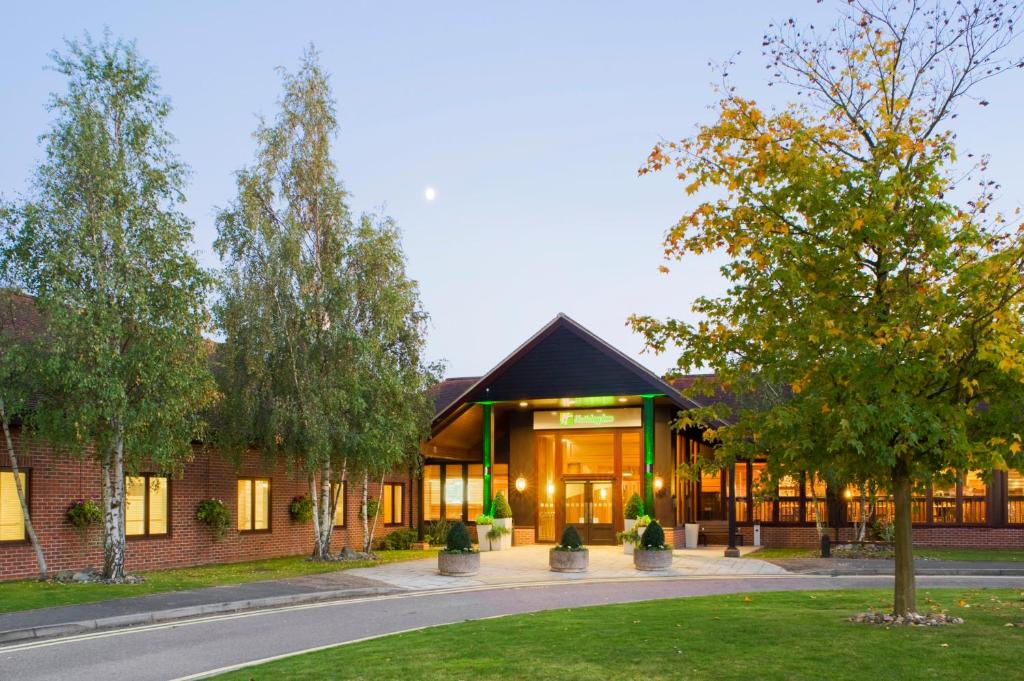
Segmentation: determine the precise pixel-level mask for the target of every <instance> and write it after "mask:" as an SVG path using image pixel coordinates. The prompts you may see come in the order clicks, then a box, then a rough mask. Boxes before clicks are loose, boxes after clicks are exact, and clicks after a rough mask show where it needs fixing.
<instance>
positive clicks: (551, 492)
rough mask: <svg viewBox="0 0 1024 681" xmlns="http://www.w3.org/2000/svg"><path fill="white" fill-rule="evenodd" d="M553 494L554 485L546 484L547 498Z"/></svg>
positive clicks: (551, 483)
mask: <svg viewBox="0 0 1024 681" xmlns="http://www.w3.org/2000/svg"><path fill="white" fill-rule="evenodd" d="M554 493H555V483H553V482H548V496H549V497H550V496H552V495H553V494H554Z"/></svg>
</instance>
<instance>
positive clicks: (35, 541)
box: [0, 397, 50, 579]
mask: <svg viewBox="0 0 1024 681" xmlns="http://www.w3.org/2000/svg"><path fill="white" fill-rule="evenodd" d="M0 422H2V423H3V426H4V438H5V439H6V440H7V457H8V458H9V459H10V460H11V472H12V473H14V488H15V489H16V490H17V491H18V503H20V504H21V517H22V518H23V519H24V521H25V534H27V535H28V539H29V541H30V542H32V549H33V550H34V551H35V552H36V562H37V563H38V564H39V579H46V578H47V577H49V576H50V575H49V571H48V570H47V568H46V557H45V556H44V555H43V547H42V546H41V545H40V544H39V537H37V536H36V530H35V528H34V527H32V518H31V517H30V515H29V511H28V501H27V500H26V499H25V490H24V489H23V488H22V486H21V469H20V468H19V467H18V453H17V452H16V451H15V450H14V438H12V437H11V429H10V425H9V424H8V423H7V409H6V405H5V404H4V400H3V398H2V397H0Z"/></svg>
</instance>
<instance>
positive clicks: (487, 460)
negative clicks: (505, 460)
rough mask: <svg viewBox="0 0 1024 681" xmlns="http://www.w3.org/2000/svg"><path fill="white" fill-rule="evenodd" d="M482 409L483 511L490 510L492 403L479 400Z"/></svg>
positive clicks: (492, 439) (492, 433)
mask: <svg viewBox="0 0 1024 681" xmlns="http://www.w3.org/2000/svg"><path fill="white" fill-rule="evenodd" d="M480 406H481V407H482V408H483V410H484V418H483V424H484V437H483V445H482V446H481V450H482V451H483V464H484V513H490V512H491V459H492V458H493V447H494V403H493V402H481V403H480Z"/></svg>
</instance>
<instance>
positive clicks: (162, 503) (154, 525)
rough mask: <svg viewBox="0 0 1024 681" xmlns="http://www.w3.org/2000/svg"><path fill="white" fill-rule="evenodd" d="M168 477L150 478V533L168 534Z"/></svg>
mask: <svg viewBox="0 0 1024 681" xmlns="http://www.w3.org/2000/svg"><path fill="white" fill-rule="evenodd" d="M167 502H168V496H167V478H159V477H155V476H154V477H151V478H150V479H149V533H150V534H167Z"/></svg>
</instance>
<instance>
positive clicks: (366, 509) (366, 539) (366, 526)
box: [360, 473, 370, 551]
mask: <svg viewBox="0 0 1024 681" xmlns="http://www.w3.org/2000/svg"><path fill="white" fill-rule="evenodd" d="M369 498H370V476H369V475H367V474H366V473H363V512H362V513H361V514H360V515H361V516H362V518H363V551H369V549H368V548H367V547H368V546H369V544H370V504H369Z"/></svg>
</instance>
